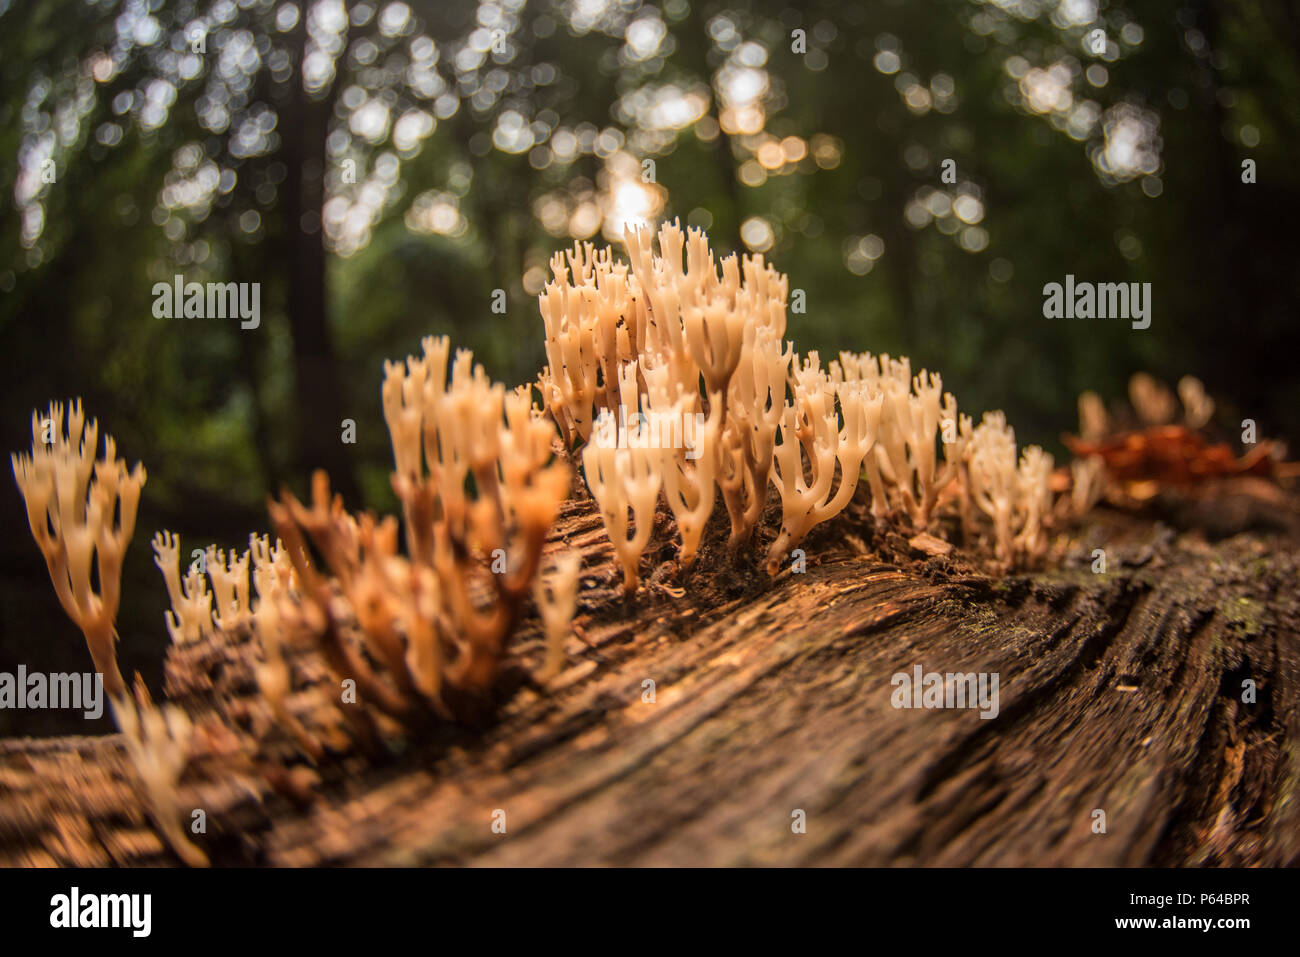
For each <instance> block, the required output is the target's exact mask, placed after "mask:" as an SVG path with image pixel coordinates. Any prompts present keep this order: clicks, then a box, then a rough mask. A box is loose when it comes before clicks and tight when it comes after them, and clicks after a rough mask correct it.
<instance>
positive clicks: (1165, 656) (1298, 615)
mask: <svg viewBox="0 0 1300 957" xmlns="http://www.w3.org/2000/svg"><path fill="white" fill-rule="evenodd" d="M851 510H852V511H854V512H856V517H855V518H854V520H853V521H851V522H850V521H844V520H842V521H840V522H836V523H832V526H830V527H823V528H821V529H818V530H816V531H814V533H813V534H812V536H811V537H810V538H809V540H808V541H807V543H806V544H805V548H806V551H807V554H808V568H807V571H806V572H804V573H803V574H793V573H790V572H783V573H782V574H781V575H780V576H778V577H777V578H776V579H775V580H771V581H769V580H768V579H767V577H766V575H764V574H763V573H762V571H761V569H759V568H757V567H742V568H735V567H732V566H729V565H728V564H727V562H726V560H725V558H724V557H723V556H724V555H725V554H726V552H725V530H714V531H715V532H717V534H712V533H711V534H710V536H707V537H706V540H705V542H704V544H703V547H702V551H701V561H700V562H699V564H698V566H697V570H696V571H695V572H694V573H693V575H692V577H690V578H688V579H686V580H684V581H679V580H673V579H672V578H671V576H669V580H673V581H674V586H676V587H674V586H669V585H668V584H666V583H664V580H663V579H661V578H660V577H659V576H652V578H651V579H650V582H649V585H648V587H647V588H646V589H644V590H643V591H642V592H641V593H640V594H639V595H638V596H637V597H636V598H634V599H631V600H627V601H626V602H625V600H624V599H622V598H621V597H620V595H619V587H618V586H619V581H620V579H619V572H618V568H617V564H616V562H614V561H613V551H612V548H611V546H610V545H609V542H608V539H606V538H605V536H604V534H603V531H602V529H601V524H600V519H599V517H598V516H597V515H596V514H595V512H594V511H593V509H592V506H591V503H590V501H589V500H584V501H577V502H570V503H568V504H566V505H565V506H564V509H563V513H562V517H561V520H560V522H559V527H558V528H557V530H556V534H557V536H558V537H562V538H563V539H564V542H565V544H566V547H576V548H579V549H581V551H582V553H583V557H584V570H583V583H582V587H581V589H580V592H579V600H578V602H579V607H578V614H577V617H576V618H575V622H574V626H575V633H576V635H577V638H575V639H574V640H573V641H571V642H570V646H569V648H568V649H567V650H568V657H569V661H570V663H571V664H570V667H569V668H568V669H567V670H566V671H564V672H563V673H561V674H560V675H559V676H558V677H557V678H556V679H555V680H554V681H553V682H552V683H551V684H550V686H549V687H548V688H547V689H546V690H542V689H540V688H537V687H536V686H535V685H533V684H532V683H531V682H530V681H529V679H527V677H526V675H525V673H524V671H523V670H522V669H515V670H507V671H506V672H505V673H504V674H503V675H502V677H501V680H500V681H499V682H498V685H497V687H496V689H495V691H494V693H495V695H496V704H497V706H498V707H497V710H496V711H495V712H492V711H491V710H489V709H484V712H483V713H484V715H485V717H484V718H483V720H482V721H481V722H480V723H479V724H478V725H477V726H473V727H441V728H439V729H435V730H434V731H432V732H430V734H431V737H427V738H425V739H422V741H421V743H420V744H419V746H418V747H414V748H412V749H410V750H408V751H407V752H405V753H404V754H402V755H400V756H399V757H396V758H395V759H394V762H393V763H392V764H391V765H389V766H386V767H382V768H377V767H375V766H374V765H373V763H372V762H370V761H369V760H367V759H364V758H362V757H361V756H359V755H357V756H352V755H343V756H342V757H339V758H337V759H335V762H334V763H333V765H331V769H330V770H328V771H327V770H326V769H325V767H324V766H322V769H321V778H322V780H321V783H320V785H319V788H318V789H317V791H316V792H315V794H314V796H313V795H311V794H309V793H308V792H306V791H304V790H302V789H301V788H299V789H298V790H297V791H296V792H295V789H294V787H293V786H291V785H292V782H289V781H286V780H283V778H285V777H286V774H285V772H284V771H283V770H280V769H275V770H272V769H271V768H270V767H268V769H267V773H265V774H263V775H261V776H258V775H253V776H249V775H241V776H238V777H234V778H232V777H223V776H220V775H219V774H218V773H217V771H216V769H215V768H214V767H209V766H204V767H197V768H191V770H190V772H189V773H188V774H187V777H186V778H185V779H184V780H183V781H182V782H181V786H180V794H179V796H178V802H179V805H180V806H181V807H183V808H189V807H203V808H204V809H205V811H206V813H207V820H208V828H209V833H208V834H207V835H206V836H202V837H199V838H196V841H197V842H199V843H201V844H202V846H203V848H204V850H205V852H206V853H207V854H208V856H209V857H210V858H211V860H212V862H213V864H214V865H221V864H245V863H256V864H269V865H286V866H293V865H315V864H354V865H357V864H488V865H566V864H630V865H706V864H707V865H737V864H740V865H743V864H831V865H847V864H853V865H856V864H865V865H891V864H925V865H936V864H948V865H972V864H973V865H1054V864H1059V865H1150V864H1210V865H1285V864H1296V863H1300V633H1298V630H1300V626H1298V625H1297V622H1298V621H1300V607H1297V606H1298V604H1300V599H1298V598H1297V594H1296V589H1295V585H1294V583H1295V581H1296V580H1297V574H1300V557H1298V555H1297V551H1296V549H1295V540H1294V537H1292V536H1291V535H1282V534H1274V533H1269V534H1267V535H1263V534H1259V535H1256V534H1241V535H1237V536H1235V537H1231V538H1228V539H1225V540H1223V541H1220V542H1218V543H1216V544H1213V545H1211V544H1206V543H1205V542H1204V541H1203V540H1202V539H1201V538H1200V537H1199V536H1196V535H1175V534H1174V533H1172V532H1170V531H1169V530H1167V529H1165V528H1163V527H1162V526H1160V525H1153V524H1151V523H1149V522H1141V521H1136V520H1133V519H1129V518H1126V517H1124V516H1119V515H1117V514H1116V513H1111V512H1103V513H1101V515H1100V516H1099V517H1098V518H1097V520H1096V521H1094V523H1093V524H1092V525H1091V526H1090V527H1089V528H1088V529H1086V530H1085V531H1084V532H1083V533H1082V535H1081V537H1080V540H1078V541H1076V542H1074V543H1073V544H1072V545H1071V547H1070V549H1069V552H1068V554H1067V555H1066V556H1065V558H1064V560H1063V562H1062V563H1061V564H1060V565H1059V566H1058V567H1056V568H1055V570H1052V571H1048V572H1043V573H1039V574H1037V575H1035V576H1032V577H1011V578H992V577H988V576H986V575H984V574H982V573H981V571H980V570H979V569H976V568H974V567H972V566H970V565H968V564H966V563H965V559H963V558H962V557H961V552H960V551H957V552H954V553H952V554H951V555H946V556H944V555H936V556H933V557H927V558H923V559H918V557H917V556H918V554H919V553H918V550H917V549H916V548H914V547H913V546H912V545H910V544H909V542H908V539H909V538H910V537H911V536H912V534H914V533H912V532H909V531H905V530H894V529H891V528H887V527H886V526H884V525H875V524H874V523H873V522H872V520H871V519H870V518H869V517H868V516H866V515H865V514H864V509H862V508H860V507H857V506H854V507H852V508H851ZM667 520H668V516H666V515H664V514H661V515H660V521H661V522H662V521H667ZM660 537H661V538H663V537H666V536H660ZM554 547H556V543H555V542H553V543H552V548H554ZM1094 547H1104V548H1105V551H1106V562H1107V569H1108V570H1107V572H1106V573H1105V574H1093V572H1092V570H1091V568H1092V564H1093V561H1094V558H1093V553H1092V549H1093V548H1094ZM668 551H670V550H665V555H666V554H667V553H668ZM662 557H663V556H660V558H662ZM246 644H247V642H246V640H245V641H244V643H243V644H241V641H240V639H239V636H238V635H222V634H218V635H217V636H215V637H214V638H213V639H212V640H211V641H209V642H200V643H198V644H196V645H191V646H184V647H173V648H172V649H171V652H170V655H171V658H170V660H169V663H168V689H167V690H168V697H169V699H170V700H172V701H176V702H178V703H180V704H182V705H183V706H185V707H187V709H188V710H189V711H190V712H191V714H192V715H194V717H195V721H196V726H197V727H200V728H201V727H202V721H203V718H204V714H205V713H206V712H208V710H209V709H210V708H211V702H212V700H213V688H214V686H215V687H217V688H220V689H222V693H231V694H239V693H244V694H247V693H249V692H251V690H252V688H253V687H254V686H255V683H254V682H253V680H252V678H251V670H250V668H251V665H250V663H249V662H248V661H247V660H246V654H245V653H246V651H247V648H246ZM520 647H521V648H522V649H523V651H524V657H525V658H527V659H528V661H527V664H528V665H529V666H530V667H532V666H536V665H537V664H538V663H539V662H540V661H541V660H542V658H543V655H544V639H543V638H542V635H541V632H540V629H539V627H538V624H537V622H536V619H535V616H533V617H532V618H530V620H529V622H528V623H527V624H526V626H525V628H524V629H523V631H522V633H521V636H520ZM918 664H919V665H921V666H923V668H924V670H926V671H940V672H957V671H962V672H965V671H976V672H980V671H985V672H997V673H998V674H999V676H1000V710H999V714H998V716H997V718H995V719H992V720H981V719H980V717H979V715H978V712H977V711H975V710H929V711H927V710H896V709H894V708H893V707H892V706H891V704H890V695H891V691H892V688H891V683H890V679H891V676H892V675H893V674H895V673H896V672H910V671H911V669H912V668H913V666H915V665H918ZM1247 680H1251V681H1253V682H1255V685H1256V688H1257V692H1256V694H1257V699H1256V702H1255V703H1254V704H1248V703H1245V702H1243V682H1244V681H1247ZM647 681H652V682H653V683H654V684H653V700H652V701H651V700H649V699H650V698H651V695H650V694H649V690H650V688H651V686H650V685H647V684H646V682H647ZM241 688H242V689H244V690H243V691H242V692H241V691H240V689H241ZM277 775H278V776H279V777H278V778H277ZM295 794H296V796H295ZM498 810H499V811H503V812H504V820H505V825H506V833H504V834H500V833H494V831H493V827H492V824H493V821H494V812H496V811H498ZM796 810H802V811H804V812H805V814H806V820H807V832H806V833H804V834H796V833H793V832H792V828H791V823H792V815H793V813H794V812H795V811H796ZM1096 810H1102V811H1104V812H1105V816H1106V833H1104V834H1099V833H1094V832H1093V825H1094V821H1095V820H1096V817H1095V815H1094V811H1096ZM496 819H497V820H500V816H499V815H498V816H497V818H496ZM166 863H176V859H175V858H174V857H172V855H171V853H170V851H168V850H167V849H166V848H165V847H164V846H163V844H162V842H160V841H159V839H158V837H157V836H156V834H155V833H154V832H153V831H152V830H151V829H150V827H149V825H148V821H147V818H146V816H145V813H144V811H143V810H142V809H141V808H140V807H139V806H138V805H137V804H136V803H135V799H134V792H133V790H132V787H131V778H130V774H129V770H128V767H127V764H126V759H125V756H124V754H123V751H122V747H121V744H120V739H119V738H118V737H116V736H114V737H105V738H98V739H86V738H78V739H54V740H46V741H30V740H29V741H6V742H0V865H13V864H81V865H107V864H132V865H139V864H166Z"/></svg>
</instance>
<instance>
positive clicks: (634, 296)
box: [538, 222, 1053, 592]
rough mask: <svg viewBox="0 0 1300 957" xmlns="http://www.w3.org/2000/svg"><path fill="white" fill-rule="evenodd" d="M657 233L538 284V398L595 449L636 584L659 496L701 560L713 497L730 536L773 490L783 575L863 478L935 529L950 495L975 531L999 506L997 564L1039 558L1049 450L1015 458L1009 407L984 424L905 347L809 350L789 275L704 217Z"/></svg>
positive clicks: (554, 265) (611, 516) (888, 508)
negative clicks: (794, 310)
mask: <svg viewBox="0 0 1300 957" xmlns="http://www.w3.org/2000/svg"><path fill="white" fill-rule="evenodd" d="M655 238H656V237H655V236H653V235H652V233H651V231H650V230H648V229H645V228H633V229H629V230H628V231H627V234H626V237H625V244H626V247H627V252H628V258H629V260H630V266H629V265H628V264H624V263H622V262H619V261H618V260H616V259H615V258H614V255H613V253H612V252H611V251H610V250H609V249H602V250H597V249H596V248H595V247H594V246H592V245H591V244H590V243H587V244H575V246H574V248H573V249H572V250H569V251H567V252H565V253H560V254H557V255H556V256H555V257H554V258H553V259H552V261H551V270H552V273H553V278H552V280H551V281H550V282H549V283H548V284H547V285H546V287H545V288H544V289H543V291H542V293H541V295H540V297H539V304H540V309H541V313H542V319H543V323H544V326H545V331H546V354H547V358H548V361H549V365H548V366H547V367H546V368H545V369H544V370H543V371H542V373H541V375H540V376H539V379H538V385H539V388H540V390H541V393H542V399H543V404H544V406H545V408H546V410H547V411H548V412H549V413H550V415H551V416H552V417H553V418H554V420H555V422H556V423H557V424H558V426H559V428H560V430H561V432H562V433H563V434H564V436H565V437H566V438H567V439H568V440H569V442H570V444H571V445H572V444H577V443H583V444H584V448H583V449H582V452H581V460H582V463H583V472H584V474H585V476H586V479H587V487H588V488H589V489H590V491H591V493H592V495H593V497H594V498H595V499H596V502H597V504H598V505H599V507H600V511H601V515H602V516H603V518H604V521H605V526H606V530H607V531H608V533H609V535H610V538H611V540H612V541H613V543H614V547H615V551H616V553H617V555H618V557H619V560H620V563H621V564H622V567H623V575H624V578H623V585H624V590H625V591H626V592H632V591H634V590H635V589H636V588H637V586H638V583H639V582H640V577H641V576H640V570H639V561H640V558H641V555H642V553H643V552H644V550H645V548H646V547H647V545H648V543H649V541H650V538H651V535H652V532H653V529H652V527H651V526H652V524H653V518H654V514H655V507H656V504H657V503H658V502H659V501H660V499H662V500H663V501H664V502H665V503H666V505H667V507H668V509H669V510H670V511H671V513H672V516H673V518H674V520H675V523H676V528H677V534H678V539H679V549H678V563H679V564H680V565H681V566H683V567H686V568H689V567H690V565H691V564H692V563H693V561H694V560H695V557H696V555H697V553H698V550H699V545H700V540H701V538H702V536H703V533H704V529H705V526H706V524H707V522H708V520H709V517H710V515H711V514H712V513H713V510H714V506H715V504H716V501H717V498H718V496H719V495H721V497H722V500H723V503H724V505H725V507H726V511H727V515H728V517H729V519H730V525H731V532H730V536H729V539H728V545H729V547H730V549H731V550H733V551H735V550H736V549H738V548H740V547H741V546H743V545H745V544H746V543H748V542H750V541H751V540H752V539H753V537H754V533H755V530H756V529H757V527H758V525H759V523H760V522H761V520H762V518H763V514H764V509H765V507H766V504H767V501H768V495H769V492H770V489H771V488H772V487H775V489H776V490H777V493H778V494H779V496H780V500H781V524H780V529H779V531H778V532H777V533H776V535H775V537H774V539H773V540H772V541H771V543H770V545H769V546H768V548H767V561H766V564H767V569H768V572H769V573H772V574H775V573H776V572H777V571H778V570H779V569H780V568H781V565H782V563H783V562H784V560H785V559H786V557H787V556H788V555H789V554H791V552H792V551H793V550H794V549H795V548H797V547H798V546H799V544H800V543H801V542H802V541H803V540H804V538H805V536H806V535H807V534H808V533H809V531H810V530H811V529H812V528H813V527H815V526H816V525H819V524H821V523H823V522H825V521H827V520H829V519H831V518H833V517H834V516H836V515H838V514H839V513H840V512H842V511H843V510H844V509H845V507H846V506H847V505H848V503H849V502H850V501H851V500H852V498H853V496H854V493H855V492H856V490H857V488H858V486H859V483H860V481H861V479H862V478H863V477H865V478H866V484H867V485H868V487H869V488H870V499H871V510H872V513H873V514H874V515H875V516H877V517H883V516H885V515H887V514H890V513H892V512H895V511H901V512H902V513H903V514H905V515H906V516H907V517H908V519H909V520H910V522H911V523H912V525H913V527H915V528H917V529H925V528H927V527H928V526H929V525H930V524H931V520H932V517H933V516H934V514H935V511H936V509H937V508H938V506H939V505H940V502H941V500H943V499H944V498H945V496H946V497H947V499H948V500H950V501H953V502H955V503H956V507H957V510H958V511H959V512H960V515H961V520H962V528H963V529H964V530H965V531H966V533H967V534H968V535H974V534H977V529H976V525H977V520H976V517H975V516H976V507H977V508H978V509H979V511H980V512H982V513H983V514H984V515H986V516H987V517H988V520H989V523H990V524H991V526H992V529H993V538H994V541H995V543H996V545H995V547H996V550H997V555H998V558H999V559H1000V560H1001V561H1002V562H1004V563H1007V564H1010V563H1013V562H1030V561H1033V560H1035V559H1037V558H1038V557H1040V556H1041V555H1042V554H1043V552H1044V551H1045V548H1046V543H1047V539H1046V534H1045V530H1046V527H1047V526H1048V525H1049V524H1050V522H1051V520H1052V515H1053V510H1052V505H1053V501H1052V492H1051V489H1050V482H1049V480H1050V477H1051V473H1052V459H1051V456H1049V455H1047V454H1046V453H1045V452H1043V451H1042V450H1041V449H1039V448H1037V447H1030V448H1029V449H1026V450H1025V453H1024V455H1023V457H1021V458H1020V459H1019V460H1018V459H1017V455H1016V446H1015V437H1014V434H1013V433H1012V432H1011V430H1010V429H1009V428H1008V427H1007V426H1006V423H1005V419H1002V418H1000V413H999V414H995V415H992V416H986V417H985V420H984V422H983V423H982V424H981V425H980V426H979V427H978V428H973V427H972V421H971V417H970V416H968V415H960V414H959V413H958V411H957V402H956V400H955V399H954V398H953V396H952V394H951V393H946V392H944V391H943V383H942V380H941V378H940V376H939V374H938V373H931V372H928V371H927V370H921V371H920V372H919V373H918V374H916V375H913V373H912V367H911V362H910V361H909V360H908V359H907V358H905V357H900V358H893V357H891V356H888V355H881V356H873V355H871V354H870V353H847V352H846V353H841V354H840V356H839V357H838V359H836V360H833V361H831V362H830V363H828V364H827V366H826V367H824V368H823V366H822V363H821V360H820V357H819V356H818V354H817V353H816V352H809V353H808V354H807V355H805V356H802V357H800V356H798V355H797V354H796V353H795V350H794V344H793V343H788V342H787V343H783V341H782V340H783V337H784V335H785V331H786V302H787V295H788V292H789V282H788V280H787V278H786V277H785V276H784V275H782V274H780V273H779V272H777V271H776V270H775V269H774V268H773V267H772V266H771V265H768V264H766V263H765V262H764V260H763V258H762V256H745V257H743V258H742V257H738V256H735V255H731V256H727V257H724V258H722V259H721V260H720V261H719V260H718V259H716V257H715V256H714V254H713V252H712V251H711V250H710V248H709V244H708V239H707V237H706V236H705V235H704V233H703V232H702V231H701V230H698V229H690V230H687V231H686V232H683V231H682V229H681V227H680V226H679V225H678V224H677V223H676V222H673V223H665V224H663V225H662V226H661V227H660V229H659V232H658V235H657V239H658V248H657V250H656V249H655V243H654V239H655ZM1008 443H1009V445H1008ZM940 447H942V456H940V452H939V449H940ZM1008 448H1009V453H1008ZM1008 455H1009V459H1008ZM1008 461H1009V463H1010V464H1009V465H1008V464H1007V463H1008Z"/></svg>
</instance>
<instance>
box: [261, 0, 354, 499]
mask: <svg viewBox="0 0 1300 957" xmlns="http://www.w3.org/2000/svg"><path fill="white" fill-rule="evenodd" d="M306 20H307V11H306V9H304V10H303V11H302V15H301V16H299V18H298V24H297V26H295V27H294V32H295V37H294V43H293V46H294V48H296V49H297V50H298V51H299V57H300V59H299V62H298V69H297V70H295V71H294V73H293V75H292V77H291V79H290V80H289V82H288V83H287V84H284V85H283V86H282V87H281V89H282V90H283V91H284V92H285V94H287V95H286V96H285V102H283V103H281V104H279V106H280V110H279V113H280V129H281V135H282V136H283V148H282V150H281V156H282V157H283V160H284V163H285V165H286V167H287V173H286V176H285V180H284V184H283V186H282V191H281V202H282V204H283V218H284V223H285V228H286V230H287V232H288V235H289V236H290V237H291V242H290V243H288V247H289V248H287V249H284V250H281V251H280V255H281V256H282V257H283V258H284V260H285V262H284V266H285V272H286V275H287V276H288V283H287V286H288V294H287V302H286V303H285V312H286V314H287V316H288V319H289V333H290V335H291V336H292V339H293V366H294V367H293V389H294V404H295V406H296V408H295V416H294V422H295V426H296V427H295V431H294V447H293V459H292V461H293V469H294V472H295V473H296V474H294V475H293V478H294V480H295V482H296V483H300V482H303V481H304V480H305V479H306V476H307V475H309V474H310V473H311V472H312V470H314V469H317V468H323V469H325V470H326V471H328V472H329V473H330V478H331V482H332V484H333V486H334V489H335V490H336V491H338V492H340V493H341V494H342V495H343V497H344V498H345V499H346V500H347V501H348V502H349V503H355V504H360V491H359V486H358V484H357V479H356V470H355V463H354V461H353V458H352V456H351V455H349V454H348V447H347V446H345V445H344V444H343V442H342V439H341V435H342V420H343V419H345V418H348V414H347V408H348V388H347V382H346V381H345V380H344V378H343V376H342V375H341V372H340V368H339V362H338V358H337V356H336V355H335V351H334V343H333V337H332V336H331V333H330V326H329V314H328V296H327V290H326V272H327V265H326V263H327V256H326V251H325V230H324V227H323V225H322V223H321V216H322V211H323V209H324V206H325V168H326V155H325V138H326V136H327V135H328V134H329V119H330V116H331V114H332V113H333V111H334V101H335V87H334V85H333V84H331V85H330V87H329V89H328V91H327V92H326V93H325V94H323V95H322V96H319V97H313V96H311V95H310V94H309V93H308V92H307V90H306V89H305V88H304V85H303V77H302V59H303V58H305V57H306V45H307V34H306Z"/></svg>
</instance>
